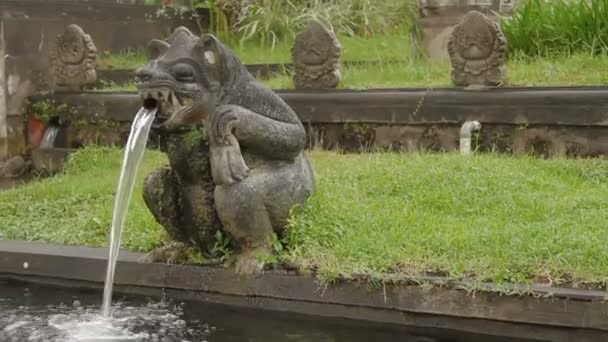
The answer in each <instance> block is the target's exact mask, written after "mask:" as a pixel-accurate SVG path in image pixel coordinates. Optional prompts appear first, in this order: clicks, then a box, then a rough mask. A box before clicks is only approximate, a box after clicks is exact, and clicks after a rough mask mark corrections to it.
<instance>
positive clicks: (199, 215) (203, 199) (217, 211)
mask: <svg viewBox="0 0 608 342" xmlns="http://www.w3.org/2000/svg"><path fill="white" fill-rule="evenodd" d="M148 56H149V58H150V59H151V61H150V63H148V64H147V65H145V66H143V67H141V68H139V69H138V70H137V71H136V72H135V77H136V85H137V87H138V89H139V92H140V94H141V97H142V100H143V103H144V106H146V107H156V108H157V122H156V127H157V128H158V129H159V130H160V131H164V132H165V133H166V134H167V135H169V136H173V138H172V139H170V140H169V145H168V148H167V154H168V156H169V161H170V163H169V164H170V165H169V167H165V168H162V169H159V170H157V171H155V172H153V173H152V174H150V175H149V176H148V177H147V178H146V180H145V183H144V200H145V202H146V204H147V205H148V208H149V209H150V211H151V212H152V214H153V215H154V217H155V218H156V220H157V221H158V222H159V223H160V224H161V225H162V226H163V227H164V228H165V230H166V231H167V232H168V233H169V235H170V236H171V238H172V239H173V240H176V241H178V242H180V244H173V245H169V246H165V247H162V248H160V249H158V250H156V251H153V252H151V253H150V254H148V257H147V259H148V261H167V259H171V258H173V257H174V256H175V255H176V254H179V253H180V251H182V252H183V248H184V247H186V246H196V247H199V249H200V250H201V251H202V252H203V253H204V254H207V253H208V252H210V249H211V248H212V246H213V245H214V243H216V240H214V238H215V233H216V232H217V231H220V230H221V231H223V232H225V233H227V234H228V236H229V237H231V238H232V240H233V242H234V247H236V249H237V251H238V256H237V258H236V271H237V272H239V273H256V272H260V271H261V270H262V266H263V263H262V262H261V260H260V258H259V257H260V256H263V255H268V254H269V253H271V252H272V237H273V234H274V233H278V234H280V233H281V232H282V231H283V229H284V228H285V227H286V225H287V219H288V217H289V212H290V210H291V209H292V208H293V207H294V206H297V205H302V204H304V203H305V201H306V199H307V198H308V196H309V195H311V194H312V192H313V190H314V178H313V172H312V169H311V167H310V164H309V162H308V160H307V158H306V156H305V155H304V153H303V150H304V147H305V146H306V134H305V131H304V127H303V125H302V123H301V122H300V120H299V118H298V117H297V116H296V114H295V113H294V111H293V110H292V109H291V108H290V107H289V106H288V105H287V104H286V103H285V102H284V101H283V100H282V99H281V98H280V97H279V96H278V95H277V94H275V93H274V92H272V90H270V89H268V88H267V87H265V86H264V85H262V84H260V83H258V82H257V81H256V80H255V79H254V78H253V76H252V75H251V74H250V73H249V72H248V71H247V69H246V68H245V66H243V65H242V64H241V62H240V61H239V59H238V58H237V57H236V56H235V55H234V54H233V53H232V52H231V51H230V50H229V49H228V48H226V47H225V46H224V45H223V44H222V43H220V42H219V41H218V40H217V39H216V38H215V37H214V36H212V35H209V34H205V35H203V36H201V37H197V36H195V35H193V34H192V33H191V32H190V31H188V29H186V28H183V27H180V28H178V29H176V30H175V32H174V33H173V35H172V36H171V37H170V38H169V40H168V42H165V41H161V40H154V41H152V42H151V43H150V45H149V47H148ZM192 125H194V126H197V125H198V126H199V127H198V128H196V129H195V130H193V131H190V132H186V133H184V132H183V130H184V129H186V130H188V129H190V128H189V127H192ZM201 126H203V127H201ZM197 131H198V132H197ZM193 133H194V134H193ZM178 135H182V136H181V137H179V136H178Z"/></svg>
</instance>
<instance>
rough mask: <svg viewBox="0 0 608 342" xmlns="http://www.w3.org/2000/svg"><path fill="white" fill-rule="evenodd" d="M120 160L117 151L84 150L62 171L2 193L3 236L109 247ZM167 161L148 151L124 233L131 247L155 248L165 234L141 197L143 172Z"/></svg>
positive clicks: (124, 239) (129, 247) (149, 170)
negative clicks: (59, 173) (53, 175)
mask: <svg viewBox="0 0 608 342" xmlns="http://www.w3.org/2000/svg"><path fill="white" fill-rule="evenodd" d="M121 160H122V151H121V150H118V149H111V148H87V149H81V150H78V151H77V153H76V154H74V155H73V157H71V159H70V161H69V163H68V165H67V167H66V169H65V171H64V173H63V174H61V175H58V176H55V177H52V178H49V179H42V180H38V181H33V182H31V183H29V184H27V185H26V186H23V187H19V188H17V189H11V190H8V191H2V192H0V201H1V202H2V208H1V209H0V226H1V228H0V239H19V240H34V241H46V242H56V243H61V244H69V245H72V244H84V245H91V246H106V245H107V244H108V236H109V235H108V234H109V228H110V223H111V220H112V210H113V206H114V193H115V190H116V186H117V180H118V176H119V174H120V163H121ZM164 161H165V157H164V155H162V154H160V153H157V152H152V151H147V152H146V156H145V158H144V161H143V162H142V164H141V166H140V170H139V171H140V172H139V178H138V179H139V181H138V182H137V183H136V185H135V195H134V196H133V201H132V204H131V206H130V211H129V217H128V220H127V225H126V228H125V232H124V235H123V245H124V246H125V247H126V248H128V249H131V250H134V251H146V250H150V249H151V248H153V247H155V246H157V245H158V244H159V243H160V242H161V240H162V238H163V236H164V233H163V230H162V228H161V227H160V226H159V225H157V224H156V222H155V221H154V219H153V218H152V216H151V215H150V214H149V213H148V211H147V209H146V207H145V205H144V203H143V199H142V198H141V192H142V187H141V185H142V184H141V183H142V182H141V181H142V179H143V175H144V174H146V173H149V172H151V171H152V170H153V169H154V168H156V167H157V166H158V165H159V164H162V163H164Z"/></svg>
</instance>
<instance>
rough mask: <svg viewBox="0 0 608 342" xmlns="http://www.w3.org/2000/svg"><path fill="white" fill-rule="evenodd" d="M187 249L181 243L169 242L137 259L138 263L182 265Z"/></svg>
mask: <svg viewBox="0 0 608 342" xmlns="http://www.w3.org/2000/svg"><path fill="white" fill-rule="evenodd" d="M187 251H188V247H187V246H186V245H185V244H184V243H181V242H171V243H169V244H167V245H165V246H163V247H159V248H156V249H155V250H153V251H151V252H149V253H148V254H146V255H144V256H143V257H141V258H140V259H139V261H140V262H147V263H152V262H165V263H167V264H183V263H184V262H185V261H186V258H187Z"/></svg>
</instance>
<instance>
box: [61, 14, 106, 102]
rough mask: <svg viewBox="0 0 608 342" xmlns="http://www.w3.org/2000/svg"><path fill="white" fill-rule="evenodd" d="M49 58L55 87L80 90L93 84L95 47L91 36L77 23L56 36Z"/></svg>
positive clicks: (94, 76)
mask: <svg viewBox="0 0 608 342" xmlns="http://www.w3.org/2000/svg"><path fill="white" fill-rule="evenodd" d="M50 59H51V74H52V75H51V76H52V78H53V83H54V86H55V88H56V89H65V90H80V89H82V88H84V87H86V86H91V85H93V84H95V81H96V80H97V74H96V72H95V63H96V60H97V48H95V44H94V43H93V39H91V36H89V35H88V34H86V33H85V32H84V31H83V30H82V28H80V27H79V26H78V25H69V26H68V27H66V29H65V31H64V32H63V34H61V35H58V36H57V40H56V43H55V46H54V47H53V48H52V49H51V51H50Z"/></svg>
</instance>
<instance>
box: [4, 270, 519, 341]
mask: <svg viewBox="0 0 608 342" xmlns="http://www.w3.org/2000/svg"><path fill="white" fill-rule="evenodd" d="M101 297H102V296H101V291H97V290H88V289H68V288H60V287H51V286H42V285H35V284H27V283H21V282H17V281H12V280H10V281H9V280H2V279H0V341H2V342H5V341H6V342H13V341H14V342H18V341H19V342H21V341H32V342H42V341H44V342H46V341H162V342H173V341H192V342H195V341H196V342H202V341H208V342H232V341H234V342H236V341H239V342H241V341H243V342H283V341H286V342H364V341H365V342H367V341H404V342H410V341H411V342H451V341H484V342H503V341H504V342H512V341H515V340H512V339H502V338H495V337H487V336H485V337H484V336H472V335H470V336H462V335H458V334H449V333H445V332H441V333H439V332H438V333H437V334H434V333H433V332H425V334H426V335H435V336H434V337H430V336H420V335H419V334H420V332H417V333H416V334H415V333H412V332H411V331H406V330H404V329H403V328H401V327H395V326H390V325H368V324H367V323H360V322H356V321H346V320H335V321H334V320H331V319H321V318H316V317H309V316H303V315H291V314H283V313H280V314H279V313H272V312H267V311H259V310H249V309H241V308H233V307H227V306H221V305H215V304H207V303H200V302H181V301H172V300H170V299H164V300H161V299H159V298H146V297H141V296H132V295H129V296H121V295H120V294H117V295H116V296H115V302H114V304H113V317H112V318H111V319H104V318H102V317H101V314H100V307H101V300H102V298H101ZM457 335H458V336H457ZM518 341H519V340H518Z"/></svg>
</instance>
